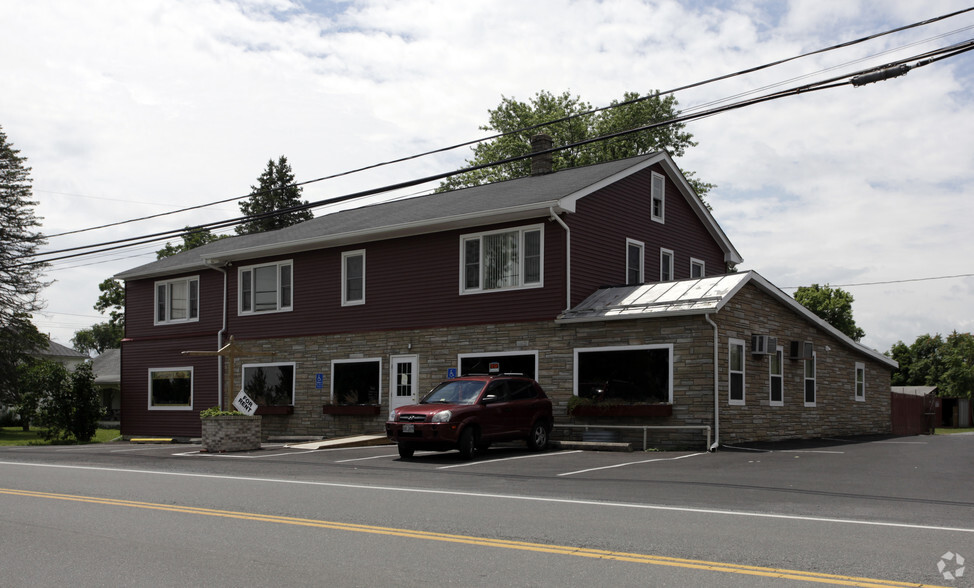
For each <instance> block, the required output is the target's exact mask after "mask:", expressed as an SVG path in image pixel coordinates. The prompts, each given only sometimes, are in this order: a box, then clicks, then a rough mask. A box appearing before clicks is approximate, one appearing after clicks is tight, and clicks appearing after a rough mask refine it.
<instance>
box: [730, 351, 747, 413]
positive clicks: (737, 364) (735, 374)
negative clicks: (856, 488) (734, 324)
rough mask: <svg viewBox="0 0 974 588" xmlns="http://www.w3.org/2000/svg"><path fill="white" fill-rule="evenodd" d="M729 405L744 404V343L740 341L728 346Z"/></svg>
mask: <svg viewBox="0 0 974 588" xmlns="http://www.w3.org/2000/svg"><path fill="white" fill-rule="evenodd" d="M727 403H728V404H739V405H743V404H744V341H742V340H740V339H730V340H729V341H728V344H727Z"/></svg>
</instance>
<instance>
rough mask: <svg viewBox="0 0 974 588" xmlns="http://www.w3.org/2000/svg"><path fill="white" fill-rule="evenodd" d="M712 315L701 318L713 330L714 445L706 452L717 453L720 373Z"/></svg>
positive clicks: (718, 444)
mask: <svg viewBox="0 0 974 588" xmlns="http://www.w3.org/2000/svg"><path fill="white" fill-rule="evenodd" d="M711 314H713V313H709V312H708V313H707V314H705V315H703V318H704V319H706V320H707V322H708V323H710V326H712V327H713V328H714V443H713V445H711V446H710V447H709V448H708V451H717V448H718V447H720V373H719V372H718V366H717V364H718V358H719V357H720V356H719V355H718V352H719V346H720V344H719V338H718V334H719V333H718V329H717V323H715V322H714V321H713V320H712V319H711V318H710V315H711Z"/></svg>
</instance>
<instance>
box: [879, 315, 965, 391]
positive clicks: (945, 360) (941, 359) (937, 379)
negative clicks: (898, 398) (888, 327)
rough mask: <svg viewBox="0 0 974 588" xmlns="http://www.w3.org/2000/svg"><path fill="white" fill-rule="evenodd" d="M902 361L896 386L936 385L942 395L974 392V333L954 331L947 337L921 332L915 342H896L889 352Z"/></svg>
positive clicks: (895, 380) (895, 381)
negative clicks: (922, 333)
mask: <svg viewBox="0 0 974 588" xmlns="http://www.w3.org/2000/svg"><path fill="white" fill-rule="evenodd" d="M887 355H889V356H890V357H891V358H893V359H894V360H896V362H897V363H899V367H898V368H897V369H896V371H895V372H893V377H892V384H893V385H894V386H936V387H937V389H938V393H939V394H940V395H941V396H950V397H967V398H970V397H971V396H972V391H974V335H972V334H971V333H958V332H957V331H954V332H953V333H951V334H950V335H948V336H947V337H946V338H944V337H942V336H940V335H939V334H937V335H932V336H931V335H920V336H919V337H917V338H916V341H914V342H913V343H912V344H910V345H907V344H906V343H904V342H902V341H897V342H896V344H895V345H893V347H892V348H891V349H890V351H889V352H888V353H887Z"/></svg>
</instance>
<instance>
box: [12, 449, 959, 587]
mask: <svg viewBox="0 0 974 588" xmlns="http://www.w3.org/2000/svg"><path fill="white" fill-rule="evenodd" d="M198 450H199V447H198V446H193V445H134V444H108V445H98V446H82V447H23V448H3V449H0V584H2V585H31V586H60V585H64V584H68V583H69V584H71V585H72V586H188V585H207V586H267V585H275V586H369V587H372V586H376V585H386V586H405V587H410V586H426V585H430V584H436V585H445V586H484V585H506V586H551V585H562V586H587V585H606V586H609V585H611V586H787V585H795V586H801V585H816V584H817V585H870V586H903V585H911V586H916V585H922V584H930V585H942V586H974V567H971V568H970V569H971V571H970V572H967V570H966V569H964V570H963V571H961V568H966V567H969V566H966V565H961V564H960V563H959V561H960V559H961V558H967V557H974V436H971V435H956V436H936V437H926V436H925V437H903V438H888V439H878V438H877V439H868V440H864V439H857V440H829V441H824V442H819V443H804V444H780V445H769V446H763V447H754V446H752V447H749V448H741V449H723V450H721V451H719V452H717V453H713V454H707V453H692V452H680V453H676V452H674V453H642V452H637V453H601V452H575V451H549V452H546V453H541V454H534V453H529V452H527V451H525V450H524V449H523V448H521V447H517V446H514V445H512V446H509V447H499V448H494V449H491V450H490V451H489V452H488V453H487V454H486V455H485V456H483V457H481V458H479V459H477V460H474V461H472V462H464V461H461V460H459V459H458V456H457V454H456V453H455V452H451V453H442V454H440V453H422V452H418V453H417V455H416V457H415V458H414V459H412V460H410V461H402V460H400V459H399V457H398V455H397V453H396V451H395V448H394V447H392V446H379V447H366V448H349V449H341V450H318V451H307V450H300V449H296V448H287V447H282V446H269V445H268V446H265V447H264V448H263V449H262V450H260V451H255V452H248V453H233V454H222V455H211V454H201V453H199V452H198ZM947 554H949V555H950V557H949V558H945V557H944V556H945V555H947ZM958 556H960V557H958ZM965 572H966V573H965ZM945 573H947V574H950V575H951V577H947V576H945Z"/></svg>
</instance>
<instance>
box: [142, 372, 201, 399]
mask: <svg viewBox="0 0 974 588" xmlns="http://www.w3.org/2000/svg"><path fill="white" fill-rule="evenodd" d="M192 409H193V368H192V367H175V368H149V410H192Z"/></svg>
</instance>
